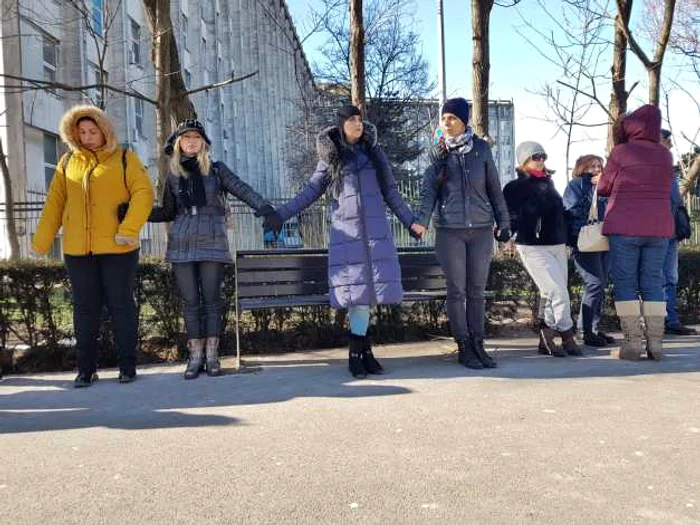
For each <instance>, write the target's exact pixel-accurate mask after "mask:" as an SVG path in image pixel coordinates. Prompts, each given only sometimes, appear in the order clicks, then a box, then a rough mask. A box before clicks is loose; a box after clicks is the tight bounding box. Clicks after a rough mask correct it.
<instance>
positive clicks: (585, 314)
mask: <svg viewBox="0 0 700 525" xmlns="http://www.w3.org/2000/svg"><path fill="white" fill-rule="evenodd" d="M602 172H603V159H602V158H601V157H598V156H597V155H583V156H582V157H579V158H578V160H577V161H576V165H575V166H574V170H573V172H572V174H571V177H572V178H571V181H569V184H568V185H567V187H566V190H565V191H564V209H565V210H566V219H567V229H568V239H567V243H568V244H569V246H570V247H571V248H572V251H573V259H574V264H575V266H576V271H577V272H578V273H579V275H580V276H581V278H582V279H583V283H584V285H583V297H582V298H581V311H580V313H579V318H578V325H579V328H580V329H581V330H582V331H583V342H584V343H585V344H586V345H588V346H597V347H602V346H606V345H607V344H611V343H614V342H615V340H614V339H613V338H612V337H610V336H608V335H607V334H605V333H604V332H602V331H600V329H599V326H598V325H599V323H600V316H601V311H602V309H603V296H604V293H605V287H606V286H607V284H608V275H609V271H610V265H609V258H608V252H607V251H602V252H581V251H579V249H578V237H579V233H580V231H581V228H582V227H583V226H585V225H586V224H587V223H588V216H589V213H590V211H591V206H592V205H593V197H594V196H596V205H597V209H598V217H597V218H598V220H600V221H602V220H603V217H605V206H606V204H607V202H608V199H607V198H605V197H598V196H597V195H598V192H597V191H596V186H597V185H598V180H600V174H601V173H602Z"/></svg>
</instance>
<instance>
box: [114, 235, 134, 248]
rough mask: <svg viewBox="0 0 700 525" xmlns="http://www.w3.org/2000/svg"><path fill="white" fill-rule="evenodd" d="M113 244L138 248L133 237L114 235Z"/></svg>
mask: <svg viewBox="0 0 700 525" xmlns="http://www.w3.org/2000/svg"><path fill="white" fill-rule="evenodd" d="M114 242H116V243H117V244H118V245H120V246H138V244H139V240H138V239H135V238H134V237H127V236H126V235H119V234H117V235H115V236H114Z"/></svg>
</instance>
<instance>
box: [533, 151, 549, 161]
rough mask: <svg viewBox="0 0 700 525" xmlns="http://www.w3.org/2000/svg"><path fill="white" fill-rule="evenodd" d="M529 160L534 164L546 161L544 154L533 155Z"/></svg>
mask: <svg viewBox="0 0 700 525" xmlns="http://www.w3.org/2000/svg"><path fill="white" fill-rule="evenodd" d="M530 158H531V159H532V160H534V161H535V162H544V161H545V160H547V155H546V154H545V153H535V154H534V155H533V156H532V157H530Z"/></svg>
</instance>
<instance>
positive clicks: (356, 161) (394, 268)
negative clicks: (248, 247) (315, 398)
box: [263, 106, 422, 378]
mask: <svg viewBox="0 0 700 525" xmlns="http://www.w3.org/2000/svg"><path fill="white" fill-rule="evenodd" d="M316 149H317V152H318V156H319V162H318V165H317V167H316V171H315V172H314V174H313V175H312V176H311V179H310V180H309V182H308V184H307V185H306V187H304V188H303V189H302V190H301V191H300V192H299V194H297V195H296V197H294V198H293V199H291V200H290V201H289V202H288V203H286V204H285V205H284V206H281V207H280V208H278V209H277V210H276V211H275V213H273V214H270V215H269V216H267V218H266V220H265V223H264V225H263V226H264V228H265V230H266V231H269V230H274V231H280V230H281V228H282V224H283V223H284V221H286V220H287V219H289V218H290V217H294V216H296V215H299V214H300V213H301V212H302V211H303V210H304V209H306V208H308V207H309V206H311V205H312V204H313V203H314V202H316V201H317V200H318V199H319V198H320V197H321V196H322V195H323V194H324V193H326V192H327V191H329V192H330V195H331V197H332V202H331V209H330V220H331V227H330V243H329V248H328V280H329V288H330V301H331V306H332V307H333V308H336V309H341V308H347V309H348V318H349V321H350V348H349V368H350V372H352V374H353V376H354V377H357V378H363V377H366V375H367V374H368V373H370V374H381V373H382V372H383V369H382V366H381V365H380V364H379V362H378V361H377V360H376V359H375V358H374V356H373V354H372V349H371V345H370V343H369V340H368V338H367V329H368V327H369V318H370V307H371V306H374V305H377V304H399V303H400V302H401V299H402V297H403V289H402V287H401V268H400V267H399V259H398V255H397V253H396V246H395V245H394V239H393V236H392V234H391V229H390V228H389V221H388V220H387V213H386V206H389V208H390V209H391V211H393V212H394V214H396V216H397V217H398V218H399V220H400V221H401V223H402V224H403V225H404V226H406V228H408V229H409V231H410V232H411V234H412V235H413V236H414V237H419V233H417V232H419V231H422V229H421V228H419V227H418V226H417V225H414V217H413V213H412V212H411V210H410V209H409V208H408V206H407V205H406V204H405V203H404V201H403V200H402V199H401V196H400V195H399V192H398V190H397V188H396V181H395V179H394V176H393V173H392V171H391V167H390V166H389V161H388V159H387V157H386V155H385V154H384V152H383V151H382V149H381V148H380V146H379V145H378V144H377V133H376V128H375V127H374V126H373V125H372V124H370V123H369V122H363V120H362V114H361V112H360V110H359V109H358V108H356V107H355V106H343V107H342V108H340V109H339V110H338V112H337V126H332V127H329V128H327V129H325V130H323V131H322V132H321V133H320V134H319V136H318V138H317V140H316ZM412 228H415V230H416V231H414V230H413V229H412Z"/></svg>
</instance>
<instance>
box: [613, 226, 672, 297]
mask: <svg viewBox="0 0 700 525" xmlns="http://www.w3.org/2000/svg"><path fill="white" fill-rule="evenodd" d="M608 240H609V241H610V268H612V278H613V285H614V286H615V301H637V300H639V297H640V296H641V299H642V301H651V302H660V301H664V300H665V299H664V259H665V258H666V250H667V248H668V239H664V238H661V237H628V236H626V235H611V236H610V237H608Z"/></svg>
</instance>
